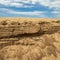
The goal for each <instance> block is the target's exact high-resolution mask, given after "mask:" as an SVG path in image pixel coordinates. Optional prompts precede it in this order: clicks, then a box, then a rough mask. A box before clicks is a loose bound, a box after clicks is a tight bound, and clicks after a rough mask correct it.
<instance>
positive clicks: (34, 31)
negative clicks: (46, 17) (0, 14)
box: [0, 20, 60, 60]
mask: <svg viewBox="0 0 60 60" xmlns="http://www.w3.org/2000/svg"><path fill="white" fill-rule="evenodd" d="M0 60H60V21H59V20H57V21H54V20H52V21H38V22H33V21H24V22H15V21H13V22H12V21H10V20H9V23H8V21H1V25H0Z"/></svg>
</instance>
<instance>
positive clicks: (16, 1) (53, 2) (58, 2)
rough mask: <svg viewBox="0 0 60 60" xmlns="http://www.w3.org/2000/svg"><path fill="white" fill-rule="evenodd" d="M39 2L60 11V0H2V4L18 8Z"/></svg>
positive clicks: (0, 2) (0, 1)
mask: <svg viewBox="0 0 60 60" xmlns="http://www.w3.org/2000/svg"><path fill="white" fill-rule="evenodd" d="M37 2H38V3H39V4H41V5H43V6H47V7H49V8H54V9H60V0H0V4H3V5H5V6H16V7H24V6H23V5H24V4H23V3H28V4H36V3H37Z"/></svg>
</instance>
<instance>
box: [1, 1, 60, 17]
mask: <svg viewBox="0 0 60 60" xmlns="http://www.w3.org/2000/svg"><path fill="white" fill-rule="evenodd" d="M0 17H31V18H60V0H0Z"/></svg>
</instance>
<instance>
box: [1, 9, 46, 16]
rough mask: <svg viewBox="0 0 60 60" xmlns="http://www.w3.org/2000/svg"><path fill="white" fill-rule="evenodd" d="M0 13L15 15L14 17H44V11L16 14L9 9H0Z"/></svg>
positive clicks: (16, 12)
mask: <svg viewBox="0 0 60 60" xmlns="http://www.w3.org/2000/svg"><path fill="white" fill-rule="evenodd" d="M0 12H5V13H8V14H15V15H27V16H38V17H46V15H45V13H46V11H44V12H43V11H31V12H18V11H15V10H11V9H6V8H1V9H0Z"/></svg>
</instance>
